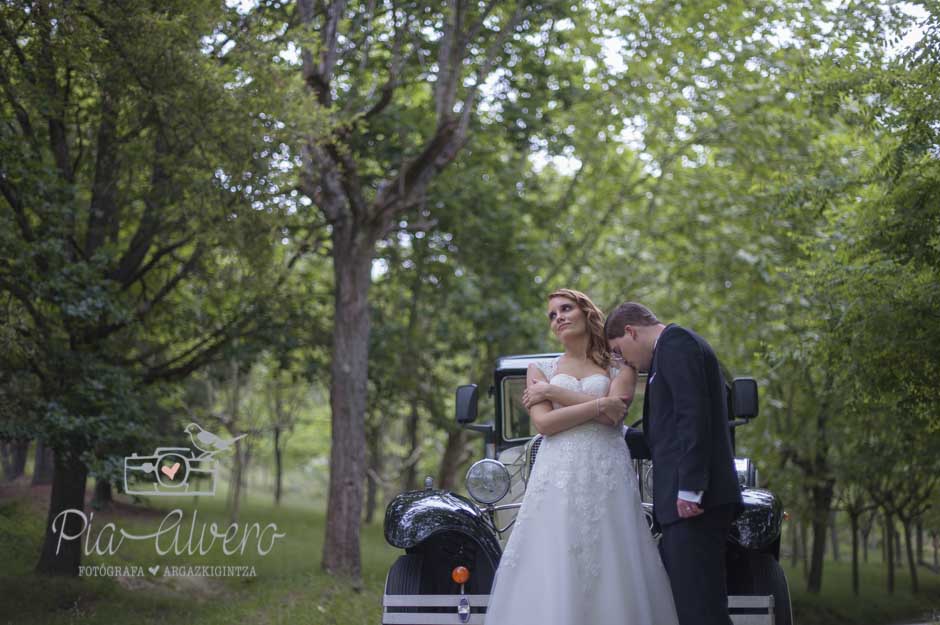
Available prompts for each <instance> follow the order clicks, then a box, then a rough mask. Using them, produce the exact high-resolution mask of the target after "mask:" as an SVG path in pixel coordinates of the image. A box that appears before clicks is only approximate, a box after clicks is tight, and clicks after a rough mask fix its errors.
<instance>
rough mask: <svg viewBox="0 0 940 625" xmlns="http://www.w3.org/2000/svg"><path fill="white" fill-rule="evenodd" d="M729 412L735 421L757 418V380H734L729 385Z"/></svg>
mask: <svg viewBox="0 0 940 625" xmlns="http://www.w3.org/2000/svg"><path fill="white" fill-rule="evenodd" d="M731 412H732V416H733V417H734V418H735V419H753V418H754V417H756V416H757V413H758V406H757V380H755V379H754V378H735V379H734V381H733V382H732V383H731Z"/></svg>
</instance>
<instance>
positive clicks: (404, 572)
mask: <svg viewBox="0 0 940 625" xmlns="http://www.w3.org/2000/svg"><path fill="white" fill-rule="evenodd" d="M423 560H424V559H423V558H422V557H421V556H420V555H418V554H414V553H407V554H405V555H403V556H399V557H398V559H397V560H395V563H394V564H392V568H391V569H389V571H388V577H387V578H386V580H385V594H387V595H419V594H421V569H422V568H423V567H422V565H423V564H424V562H423Z"/></svg>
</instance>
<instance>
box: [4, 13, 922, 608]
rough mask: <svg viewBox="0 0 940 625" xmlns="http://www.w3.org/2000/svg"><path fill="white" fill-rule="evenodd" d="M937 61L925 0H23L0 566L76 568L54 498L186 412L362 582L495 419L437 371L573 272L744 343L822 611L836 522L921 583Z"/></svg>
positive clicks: (12, 130)
mask: <svg viewBox="0 0 940 625" xmlns="http://www.w3.org/2000/svg"><path fill="white" fill-rule="evenodd" d="M938 62H940V5H938V4H937V3H936V2H927V1H925V2H911V3H884V4H875V3H869V2H834V1H827V2H819V1H816V0H800V1H789V0H780V1H768V2H760V3H752V2H736V1H728V2H713V1H707V0H706V1H703V2H697V3H688V4H685V3H681V4H680V3H671V2H615V1H613V0H610V1H604V0H596V1H592V2H584V3H572V2H559V1H555V0H549V1H544V2H539V1H529V0H506V1H501V2H497V1H495V0H488V1H485V0H477V1H467V0H448V1H447V2H424V1H420V0H415V1H407V0H401V1H399V0H364V1H362V2H354V1H348V2H347V1H332V2H318V1H315V0H298V1H297V2H288V1H280V0H257V1H254V2H251V1H247V0H246V1H243V2H228V3H218V2H200V1H195V0H174V1H166V2H159V3H144V2H134V3H120V2H107V1H99V0H83V1H61V2H50V1H47V0H43V1H36V2H32V1H20V0H7V1H5V2H3V3H2V4H0V88H2V93H0V109H2V112H3V123H2V126H0V249H2V250H3V254H2V257H0V346H2V348H0V438H2V439H3V443H2V454H3V471H4V479H5V480H7V481H8V482H9V483H10V486H9V487H5V489H4V490H3V491H2V493H3V494H4V501H5V502H7V503H8V505H7V507H5V508H3V510H5V511H6V512H5V516H4V518H5V519H6V520H7V521H6V522H5V524H4V540H5V541H6V544H7V545H11V544H13V543H14V542H16V544H18V545H22V544H27V545H29V546H28V548H24V551H23V554H24V555H23V556H22V560H16V562H19V563H20V564H22V566H24V567H25V569H23V570H18V569H16V567H15V566H14V567H13V570H10V571H7V573H8V575H7V576H6V577H3V578H2V580H3V581H2V583H3V584H4V585H8V584H9V588H11V589H13V588H20V589H21V590H22V589H24V588H25V587H26V586H31V585H32V584H31V583H29V582H25V583H24V582H22V581H20V582H14V580H15V579H20V580H21V579H22V578H23V575H25V574H26V573H25V571H27V570H32V569H35V571H36V572H35V573H34V574H32V573H31V574H30V575H39V576H49V575H52V576H56V577H61V576H64V577H66V578H68V577H70V576H75V575H77V573H78V570H79V569H78V567H79V566H80V564H81V563H82V562H83V560H82V558H83V556H82V551H81V546H80V544H78V542H77V541H76V542H75V543H73V544H68V545H65V546H64V548H63V549H62V550H61V551H60V553H58V554H57V553H56V551H55V549H56V544H55V535H54V534H53V533H52V532H51V531H50V529H49V524H50V523H49V522H50V521H51V520H52V519H54V518H55V515H56V514H58V513H59V512H60V511H62V510H65V509H69V508H80V509H96V510H107V509H108V508H109V507H112V506H118V505H119V504H120V505H123V506H128V507H130V508H131V509H133V508H135V507H140V506H141V505H142V503H143V502H133V503H129V502H130V500H129V499H128V498H126V497H125V496H124V495H122V494H121V493H120V492H119V488H117V487H118V486H119V485H120V480H121V471H122V468H123V464H122V463H123V458H124V456H126V455H128V454H129V453H131V452H132V451H137V450H149V449H150V448H153V447H156V446H157V444H160V443H168V442H170V441H174V440H176V441H178V439H179V436H181V435H182V430H183V428H184V427H185V425H186V424H187V423H189V422H191V421H196V422H198V423H200V424H202V425H204V426H205V427H206V429H208V430H211V431H214V432H216V433H219V434H220V435H222V436H223V438H231V437H236V436H239V435H242V434H245V435H247V436H246V437H245V438H244V439H242V440H241V441H239V443H238V444H237V445H236V446H234V447H233V453H231V454H230V455H229V456H228V457H227V460H226V462H227V465H226V472H225V475H224V477H225V480H226V481H227V482H228V486H229V488H228V489H227V495H226V502H225V504H224V511H223V512H224V515H225V516H227V517H229V518H232V519H238V518H239V515H240V514H243V515H248V516H250V515H251V514H252V512H251V510H254V508H252V507H251V506H254V505H255V504H257V505H260V506H262V509H267V508H265V507H264V506H267V507H269V508H271V509H272V510H274V509H277V510H281V509H284V508H290V509H291V510H294V509H295V508H296V510H299V511H300V512H297V514H298V516H297V517H296V518H297V519H298V520H297V523H298V527H300V528H304V529H299V530H297V531H298V532H301V533H302V535H303V540H301V541H300V542H302V543H303V544H305V545H306V546H307V547H310V546H312V545H315V548H314V549H313V551H316V556H315V558H312V559H310V560H309V561H306V562H305V563H304V565H303V566H304V568H303V570H304V571H309V573H308V574H309V575H314V576H315V577H314V579H316V580H320V581H319V582H317V583H319V584H325V585H324V586H323V588H329V590H328V591H324V592H325V593H326V595H327V596H328V597H332V596H356V592H355V591H356V590H362V589H364V588H365V589H372V590H374V586H375V580H374V579H373V577H376V576H384V567H387V565H388V564H389V563H390V562H391V559H392V558H393V551H391V550H388V551H381V547H379V549H380V551H379V552H376V553H378V555H377V556H375V558H372V557H371V556H370V554H369V553H366V551H367V549H365V548H364V547H363V544H366V545H368V544H373V543H370V542H369V541H370V540H373V541H374V539H375V536H377V534H375V533H374V532H375V528H376V527H378V525H380V523H381V516H382V513H383V510H384V504H385V503H386V502H387V501H388V500H389V499H390V497H392V496H394V495H395V494H396V493H397V492H400V491H401V490H402V489H409V488H415V487H416V486H418V485H419V484H422V483H423V479H424V476H426V475H430V476H433V478H434V480H435V483H436V484H437V485H439V486H442V487H453V488H456V489H458V490H459V489H462V488H463V486H462V484H461V479H460V476H461V475H462V473H463V471H465V469H466V467H467V465H468V462H470V461H471V460H472V459H476V458H477V457H479V455H480V441H479V440H478V439H477V438H475V436H476V435H474V434H472V433H469V432H467V431H464V430H461V429H459V428H457V427H456V424H455V423H454V422H453V418H452V414H453V389H454V388H455V387H456V386H457V385H458V384H461V383H466V382H475V383H478V384H480V385H481V386H482V387H483V388H486V386H487V385H488V384H489V379H490V375H491V369H492V365H493V363H494V361H495V359H496V357H497V356H499V355H502V354H509V353H525V352H539V351H552V350H554V349H555V348H556V345H555V344H554V343H553V342H552V340H551V337H550V336H549V333H548V331H547V324H546V322H545V320H544V317H543V309H544V306H545V296H546V294H547V293H549V292H551V290H553V289H555V288H557V287H563V286H564V287H572V288H577V289H580V290H583V291H585V292H586V293H588V294H589V295H590V296H591V297H592V298H593V299H594V301H595V302H597V303H598V304H599V305H600V306H601V307H603V308H604V309H605V310H609V309H610V308H612V307H613V306H614V305H616V304H617V303H619V302H620V301H622V300H623V299H633V300H638V301H642V302H644V303H647V304H648V305H649V306H650V307H651V308H652V309H653V310H654V311H656V313H657V314H658V315H659V316H660V317H661V318H663V319H665V320H668V321H676V322H679V323H681V324H683V325H686V326H689V327H692V328H695V329H696V330H697V331H698V332H700V333H701V334H702V335H704V336H706V337H707V338H708V339H709V340H710V342H711V343H712V344H713V345H714V346H715V348H716V350H717V352H718V353H719V354H720V356H721V358H722V360H723V362H724V363H725V364H726V366H727V367H728V369H729V370H730V371H732V372H733V373H735V374H742V375H743V374H749V375H752V376H754V377H755V378H757V380H758V381H759V384H760V392H761V398H762V399H761V402H762V408H761V416H760V418H759V419H758V420H757V421H755V422H754V424H752V425H751V426H750V427H748V428H745V429H743V430H742V431H741V432H740V435H739V439H738V440H739V453H740V454H742V455H748V456H751V457H753V458H755V459H757V461H758V463H759V466H760V468H761V477H762V481H763V484H764V485H765V486H766V487H769V488H771V489H773V490H774V491H775V492H777V493H778V495H779V496H780V497H781V498H782V499H783V501H784V502H785V505H786V508H787V510H788V511H789V514H790V517H791V518H790V521H789V522H788V525H787V529H786V533H785V537H784V542H785V545H784V551H785V555H786V557H787V558H788V559H789V560H790V561H791V564H790V566H791V569H790V570H791V572H792V576H793V578H794V579H796V580H798V581H797V582H794V585H797V586H799V587H800V588H801V589H803V590H802V591H801V592H805V597H806V599H805V601H804V600H802V599H801V601H803V603H801V604H800V605H799V606H798V608H799V609H800V610H804V611H805V612H804V613H805V614H807V615H811V614H813V613H814V612H813V610H814V608H813V606H820V605H826V600H825V599H824V596H825V595H826V594H827V592H829V591H831V587H827V586H826V585H825V584H824V580H826V571H827V568H826V565H827V562H828V561H831V559H832V556H836V558H837V557H838V555H837V554H838V547H839V536H840V534H841V535H842V536H843V541H842V542H846V540H847V541H849V542H851V543H852V546H853V549H852V551H853V554H852V556H854V557H852V556H849V557H851V559H852V561H853V562H855V563H859V562H861V564H860V565H859V568H860V570H861V574H859V572H858V570H857V569H856V567H853V569H852V571H850V572H846V573H845V575H844V581H845V583H846V584H848V585H849V586H850V588H853V587H854V588H855V589H856V592H858V588H859V586H860V585H861V586H863V588H862V592H863V594H864V593H865V592H866V589H865V588H864V585H865V584H866V583H867V584H868V587H869V589H868V591H867V592H871V591H872V589H873V588H875V587H877V588H879V589H883V590H884V593H885V594H886V595H887V596H893V595H894V593H895V592H902V589H898V588H896V587H897V586H898V583H897V580H896V579H895V577H896V575H897V576H899V579H901V580H903V592H904V593H909V594H907V595H905V597H906V598H905V600H904V601H907V598H910V600H911V601H913V602H914V603H910V605H911V606H915V608H916V609H918V610H920V609H924V608H925V607H927V606H930V605H933V606H934V607H937V606H938V605H940V603H938V597H940V589H938V588H940V583H938V582H937V581H936V578H937V575H938V571H940V567H938V562H937V550H938V546H940V513H938V511H937V507H936V506H931V503H932V502H936V501H937V498H938V480H940V410H938V408H937V406H938V399H940V383H938V382H940V140H938V134H940V72H938V71H937V64H938ZM482 410H485V408H483V409H482ZM31 484H35V486H30V485H31ZM24 493H29V494H28V495H24ZM24 496H26V497H27V499H29V497H32V501H33V503H34V504H36V503H37V502H38V505H40V506H41V507H42V512H41V513H37V512H36V510H35V509H34V508H30V507H29V506H26V507H25V508H24V507H22V506H20V505H19V504H16V502H17V501H20V500H21V498H22V497H24ZM246 498H247V501H249V502H254V503H249V504H245V505H246V506H247V507H246V508H245V510H244V511H243V510H242V505H243V502H245V501H246ZM262 500H263V503H262ZM10 502H13V503H10ZM122 510H123V508H122ZM126 511H127V510H125V512H126ZM115 514H116V513H115ZM290 514H293V512H291V513H290ZM42 517H45V519H43V518H42ZM302 519H306V521H304V520H302ZM33 521H35V522H33ZM370 532H372V533H371V534H370ZM370 537H371V538H370ZM297 538H298V539H300V538H301V537H300V536H298V537H297ZM21 539H22V540H21ZM17 541H18V542H17ZM827 541H828V544H827ZM379 542H380V540H379ZM869 546H872V547H873V548H877V550H878V552H879V553H878V563H877V564H875V563H874V558H873V562H872V563H869V564H870V565H871V567H872V568H871V569H870V571H871V572H872V577H871V579H870V580H869V578H867V577H866V574H867V573H866V571H869V569H867V568H866V563H867V562H868V548H869ZM827 550H829V551H831V555H830V556H828V557H827ZM27 551H28V552H29V554H28V555H26V552H27ZM17 553H19V552H17ZM311 553H312V551H311ZM846 557H847V556H845V555H843V559H845V558H846ZM27 561H28V566H27V565H26V564H23V563H27ZM363 562H365V566H364V564H363ZM370 566H371V567H373V568H372V569H370V568H369V567H370ZM899 566H900V567H902V568H900V569H899V568H898V567H899ZM21 568H22V567H21ZM830 569H831V570H839V569H838V567H835V568H833V567H832V566H830ZM314 570H315V571H316V573H314V572H312V571H314ZM370 571H371V572H370ZM376 571H381V573H376ZM27 579H30V578H27ZM323 580H328V581H323ZM308 581H309V580H308ZM17 583H18V584H20V586H16V584H17ZM65 583H66V586H62V587H55V588H58V590H56V591H55V592H61V593H63V594H62V596H66V595H67V596H69V597H72V598H74V597H81V596H83V595H82V592H84V591H81V590H76V589H75V588H77V587H71V586H68V585H67V584H68V582H65ZM24 584H25V585H24ZM370 584H371V585H370ZM314 586H316V584H314ZM827 589H828V590H827ZM86 590H87V589H86ZM347 590H350V592H352V593H353V594H351V595H346V594H344V593H346V592H347ZM379 591H380V588H379ZM55 592H53V593H52V594H55ZM95 592H106V591H105V590H102V589H101V588H99V589H98V590H96V591H95ZM14 594H16V593H14V592H10V593H7V591H6V590H4V595H6V596H8V597H11V598H12V597H13V596H14ZM92 594H94V593H92ZM830 594H832V593H831V592H830ZM849 594H851V593H849ZM925 594H926V596H927V599H924V600H923V602H921V600H920V599H914V598H916V597H919V596H920V597H923V596H925ZM24 596H27V597H32V595H29V594H26V595H24ZM869 596H870V597H871V596H874V595H869ZM881 596H882V595H878V597H881ZM366 597H367V599H366V602H368V601H372V600H373V599H374V596H372V595H368V594H367V595H366ZM21 598H22V597H21ZM321 599H322V597H319V598H316V599H315V601H314V603H315V604H316V605H317V607H320V608H321V609H322V612H321V613H320V614H319V618H321V619H326V620H325V622H345V621H343V620H337V619H340V617H339V616H336V615H335V614H333V615H332V616H331V615H330V610H328V609H323V605H324V604H329V599H322V600H321ZM351 601H353V600H351ZM859 601H860V600H858V599H846V601H845V602H843V603H845V604H848V603H853V604H855V605H856V608H858V606H859V605H860V606H862V607H861V608H858V609H859V610H860V611H861V612H864V611H865V607H864V606H865V603H864V601H861V603H859ZM931 602H932V603H931ZM26 603H31V600H30V601H25V602H23V603H22V605H19V607H18V609H24V608H23V605H25V604H26ZM40 603H41V602H40ZM55 603H56V601H55V598H53V604H55ZM59 603H61V602H59ZM65 603H66V604H68V606H73V603H72V602H71V600H69V601H66V602H65ZM353 603H355V601H353ZM902 603H904V602H902ZM77 604H78V603H77V602H76V603H75V604H74V605H77ZM915 604H916V605H915ZM344 605H345V604H344ZM59 607H61V606H59ZM347 608H348V609H349V610H352V611H353V612H354V611H355V608H350V607H348V606H347ZM374 608H375V606H373V609H374ZM69 609H71V608H69ZM826 609H829V608H826ZM832 609H833V610H836V611H838V609H841V608H838V609H837V608H832ZM336 610H341V608H336ZM52 611H53V612H55V610H54V609H53V610H52ZM92 611H94V610H92ZM870 612H871V611H870V610H869V613H870ZM798 615H799V610H798ZM47 616H48V615H47ZM314 616H317V615H314ZM49 618H53V617H49ZM329 619H334V620H329ZM53 621H54V619H53ZM11 622H12V621H11ZM16 622H26V621H16ZM312 622H321V621H317V620H316V618H314V620H313V621H312ZM350 622H353V621H350Z"/></svg>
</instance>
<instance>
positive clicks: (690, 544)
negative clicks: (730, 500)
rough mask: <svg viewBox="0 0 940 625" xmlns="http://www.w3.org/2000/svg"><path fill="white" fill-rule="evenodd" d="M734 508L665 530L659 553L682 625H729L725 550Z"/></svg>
mask: <svg viewBox="0 0 940 625" xmlns="http://www.w3.org/2000/svg"><path fill="white" fill-rule="evenodd" d="M734 513H735V509H734V506H733V505H730V504H726V505H722V506H716V507H714V508H710V509H709V510H707V511H706V512H704V513H702V514H700V515H699V516H697V517H693V518H691V519H683V520H680V521H676V522H675V523H672V524H670V525H667V526H665V527H663V528H662V531H663V535H662V539H661V540H660V542H659V553H660V555H661V556H662V558H663V565H664V566H665V567H666V573H667V574H668V575H669V581H670V583H671V584H672V596H673V598H675V601H676V613H677V614H678V615H679V623H680V625H692V624H701V625H729V624H730V623H731V619H730V617H729V616H728V590H727V585H726V583H725V579H726V577H727V576H726V571H725V548H726V544H727V540H728V532H729V531H730V529H731V521H732V519H733V518H734Z"/></svg>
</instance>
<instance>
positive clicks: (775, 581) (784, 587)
mask: <svg viewBox="0 0 940 625" xmlns="http://www.w3.org/2000/svg"><path fill="white" fill-rule="evenodd" d="M742 565H743V566H742ZM735 569H736V570H733V571H731V575H730V576H729V580H728V594H729V595H773V596H774V624H775V625H793V607H792V606H791V604H790V587H789V585H788V584H787V577H786V575H784V573H783V568H782V567H781V566H780V563H779V562H777V560H776V559H775V558H774V557H773V556H772V555H770V554H769V553H749V554H747V556H746V558H741V559H740V560H738V561H737V562H736V566H735Z"/></svg>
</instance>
